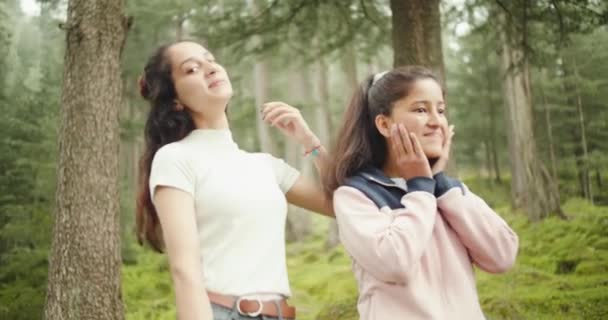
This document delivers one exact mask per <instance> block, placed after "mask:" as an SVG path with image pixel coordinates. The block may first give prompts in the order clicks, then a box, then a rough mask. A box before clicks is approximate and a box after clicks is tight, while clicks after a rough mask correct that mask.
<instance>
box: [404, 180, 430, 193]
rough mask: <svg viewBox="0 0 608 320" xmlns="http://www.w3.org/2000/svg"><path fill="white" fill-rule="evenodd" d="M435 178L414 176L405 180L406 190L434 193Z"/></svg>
mask: <svg viewBox="0 0 608 320" xmlns="http://www.w3.org/2000/svg"><path fill="white" fill-rule="evenodd" d="M435 183H436V182H435V180H433V179H431V178H427V177H416V178H412V179H410V180H407V181H406V184H407V192H408V193H409V192H415V191H426V192H428V193H430V194H434V193H435V192H436V191H435Z"/></svg>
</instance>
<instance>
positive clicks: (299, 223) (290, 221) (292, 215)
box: [285, 68, 312, 241]
mask: <svg viewBox="0 0 608 320" xmlns="http://www.w3.org/2000/svg"><path fill="white" fill-rule="evenodd" d="M307 76H308V73H307V72H306V68H303V69H302V70H293V71H292V72H291V73H290V79H289V80H290V81H289V83H290V85H291V88H290V92H291V93H292V97H293V100H292V102H291V103H292V104H293V106H295V107H297V108H299V109H300V110H301V112H302V113H305V110H302V107H303V106H304V105H305V103H306V100H307V98H308V97H307V95H309V92H310V90H308V89H309V85H308V83H307V80H308V79H306V77H307ZM285 160H286V161H287V163H289V164H291V165H292V166H294V167H296V168H298V167H299V170H300V172H301V174H302V175H304V174H306V176H309V173H310V171H311V170H310V168H305V164H304V163H303V161H301V160H302V153H301V152H300V146H298V144H297V143H296V142H294V141H291V140H288V141H287V142H286V145H285ZM298 164H302V166H298ZM285 228H286V230H285V235H286V238H287V241H303V240H304V239H305V238H306V237H307V236H308V235H310V233H311V232H312V216H311V213H310V212H308V211H306V210H304V209H301V208H298V207H296V206H294V205H289V213H288V215H287V223H286V225H285Z"/></svg>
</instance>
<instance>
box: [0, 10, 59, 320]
mask: <svg viewBox="0 0 608 320" xmlns="http://www.w3.org/2000/svg"><path fill="white" fill-rule="evenodd" d="M3 4H4V3H3ZM3 4H2V5H3ZM0 7H1V5H0ZM0 11H1V10H0ZM12 15H13V16H12V17H11V18H12V19H17V20H20V23H15V24H13V25H11V26H10V27H11V28H12V29H11V31H10V32H11V35H12V36H11V37H9V41H7V42H4V41H2V42H1V43H2V44H1V45H0V46H2V45H4V44H5V43H6V44H8V51H2V53H5V54H2V55H0V65H2V63H3V62H6V63H7V64H6V65H10V69H11V70H10V72H9V73H4V72H2V76H3V78H2V79H1V80H2V81H3V83H4V82H6V83H7V85H6V86H2V87H1V89H0V93H1V94H0V113H2V117H0V137H1V138H0V266H2V268H0V319H23V320H25V319H40V318H41V317H42V312H43V306H44V300H45V293H46V279H47V265H48V259H47V256H48V251H49V247H50V239H51V230H52V220H53V216H52V210H53V204H54V200H53V199H54V198H53V197H54V194H55V163H56V156H55V154H56V149H57V146H56V141H57V136H56V131H57V130H56V120H57V113H58V109H59V108H58V103H59V93H60V91H59V85H60V82H59V77H60V73H58V72H57V70H58V69H60V68H61V58H62V52H61V50H62V45H60V44H58V42H57V41H58V40H59V41H60V40H62V38H61V37H60V32H59V30H56V29H51V30H43V29H41V28H40V26H43V25H44V24H45V23H50V21H51V19H50V18H49V17H47V16H42V17H38V18H25V17H22V16H21V14H20V13H19V12H18V10H17V11H13V12H12ZM17 20H15V21H17ZM6 21H7V20H4V19H2V22H0V30H2V26H4V22H6ZM8 21H11V20H8ZM55 23H56V22H55ZM1 32H2V31H0V33H1ZM44 48H49V49H48V50H46V51H45V54H46V55H45V56H44V60H42V58H43V57H42V52H43V50H44ZM2 59H6V60H2Z"/></svg>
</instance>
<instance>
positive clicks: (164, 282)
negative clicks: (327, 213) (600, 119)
mask: <svg viewBox="0 0 608 320" xmlns="http://www.w3.org/2000/svg"><path fill="white" fill-rule="evenodd" d="M467 185H468V186H469V188H470V189H471V190H473V191H474V192H476V193H477V194H480V195H481V196H482V197H483V198H484V199H486V200H487V201H488V203H490V202H492V203H493V205H494V208H495V210H496V211H497V212H498V213H499V214H500V215H501V216H502V217H503V218H504V219H505V220H506V221H507V222H508V223H509V225H510V226H511V227H512V228H513V229H514V230H515V231H516V232H517V234H518V236H519V239H520V248H519V254H518V258H517V262H516V264H515V266H514V267H513V269H512V270H510V271H509V272H507V273H505V274H502V275H490V274H487V273H485V272H482V271H479V270H477V271H476V276H477V287H478V291H479V299H480V303H481V305H482V308H483V310H484V313H485V314H486V315H487V316H488V319H492V320H499V319H514V320H515V319H517V320H519V319H534V320H536V319H539V320H543V319H546V320H555V319H568V320H570V319H585V320H587V319H608V207H601V206H593V205H591V204H589V203H588V202H586V201H584V200H582V199H569V200H568V201H567V202H565V203H564V211H565V212H566V213H567V215H568V217H569V220H561V219H558V218H548V219H545V220H543V221H541V222H538V223H531V222H529V221H528V220H527V219H526V217H525V216H524V215H523V214H522V213H519V212H512V211H511V210H510V208H509V205H508V197H509V191H508V182H506V184H504V185H499V186H496V185H493V184H489V183H487V182H485V181H479V180H472V181H467ZM480 190H481V191H480ZM488 199H489V200H488ZM313 222H314V230H315V233H314V234H313V235H312V236H311V237H310V238H309V239H308V240H307V241H304V242H302V243H291V244H288V246H287V266H288V270H289V277H290V282H291V288H292V298H291V299H290V301H291V304H293V305H295V306H296V307H297V310H298V320H313V319H318V320H326V319H332V320H351V319H358V314H357V311H356V301H357V296H358V292H357V285H356V282H355V280H354V277H353V274H352V271H351V261H350V258H349V256H348V254H347V253H346V252H345V251H344V248H343V247H342V246H338V247H337V248H335V249H331V250H327V249H326V248H325V239H326V235H327V230H328V228H327V227H328V222H329V221H328V219H325V218H322V217H316V216H315V218H314V221H313ZM560 265H561V267H560ZM123 280H124V281H123V293H124V298H125V304H126V311H127V312H126V314H127V319H128V320H139V319H175V306H174V304H175V302H174V298H173V292H172V287H171V282H170V276H169V274H168V268H167V261H166V258H164V256H162V255H157V254H154V253H151V252H149V251H146V252H142V251H141V249H138V250H137V264H135V265H127V266H125V267H124V268H123Z"/></svg>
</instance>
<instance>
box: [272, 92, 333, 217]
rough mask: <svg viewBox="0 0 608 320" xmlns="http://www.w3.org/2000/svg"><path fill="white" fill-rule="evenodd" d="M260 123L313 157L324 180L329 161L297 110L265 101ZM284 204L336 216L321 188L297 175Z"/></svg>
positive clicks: (310, 180) (283, 104)
mask: <svg viewBox="0 0 608 320" xmlns="http://www.w3.org/2000/svg"><path fill="white" fill-rule="evenodd" d="M262 120H264V121H265V122H266V123H268V124H270V125H271V126H273V127H277V128H278V129H279V130H281V132H282V133H283V134H284V135H286V136H287V137H289V138H290V139H293V140H295V141H296V142H298V143H299V144H300V145H301V146H302V147H303V148H304V150H305V151H304V156H307V157H312V160H313V162H314V164H315V167H316V168H317V172H318V174H319V177H323V174H324V170H325V168H326V166H327V163H328V161H329V156H328V153H327V150H326V149H325V148H324V147H323V145H321V141H320V140H319V138H318V137H317V136H316V135H315V134H314V133H313V132H312V130H310V128H309V127H308V124H307V123H306V121H305V120H304V118H303V117H302V114H301V113H300V110H298V109H297V108H294V107H292V106H290V105H288V104H286V103H284V102H268V103H265V104H264V106H263V107H262ZM286 197H287V201H288V202H289V203H291V204H293V205H296V206H298V207H302V208H304V209H308V210H311V211H313V212H317V213H320V214H322V215H325V216H329V217H335V215H334V209H333V205H332V201H331V199H329V198H328V197H327V196H326V195H325V193H324V192H323V187H322V186H321V185H320V184H319V183H316V182H314V181H313V180H312V179H309V178H306V177H303V176H301V175H300V176H299V177H298V179H297V180H296V182H295V183H294V185H293V186H292V187H291V188H290V189H289V190H288V191H287V193H286Z"/></svg>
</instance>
